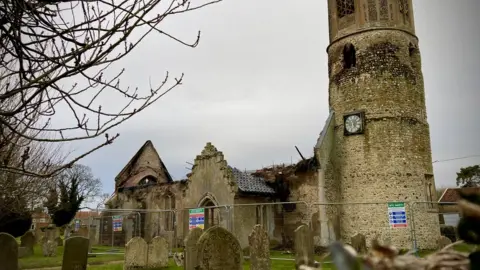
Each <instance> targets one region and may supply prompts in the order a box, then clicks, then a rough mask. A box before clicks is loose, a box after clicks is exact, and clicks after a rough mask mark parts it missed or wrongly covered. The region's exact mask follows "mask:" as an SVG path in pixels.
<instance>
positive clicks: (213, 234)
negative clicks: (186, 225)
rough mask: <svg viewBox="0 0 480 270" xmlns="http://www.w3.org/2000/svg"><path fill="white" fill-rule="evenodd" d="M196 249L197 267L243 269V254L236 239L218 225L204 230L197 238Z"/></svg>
mask: <svg viewBox="0 0 480 270" xmlns="http://www.w3.org/2000/svg"><path fill="white" fill-rule="evenodd" d="M197 249H198V254H197V258H198V259H197V260H198V266H199V268H198V269H201V270H225V269H231V270H242V269H243V266H242V261H243V254H242V248H241V247H240V243H239V242H238V239H237V238H235V236H234V235H233V234H231V233H230V232H229V231H227V230H226V229H224V228H222V227H220V226H213V227H211V228H209V229H208V230H206V231H205V232H204V233H203V234H202V236H200V239H198V242H197Z"/></svg>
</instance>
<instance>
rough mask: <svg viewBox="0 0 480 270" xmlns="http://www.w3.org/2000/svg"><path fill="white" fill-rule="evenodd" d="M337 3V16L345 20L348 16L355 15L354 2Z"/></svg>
mask: <svg viewBox="0 0 480 270" xmlns="http://www.w3.org/2000/svg"><path fill="white" fill-rule="evenodd" d="M336 1H337V15H338V18H343V17H345V16H347V15H351V14H354V13H355V3H354V0H336Z"/></svg>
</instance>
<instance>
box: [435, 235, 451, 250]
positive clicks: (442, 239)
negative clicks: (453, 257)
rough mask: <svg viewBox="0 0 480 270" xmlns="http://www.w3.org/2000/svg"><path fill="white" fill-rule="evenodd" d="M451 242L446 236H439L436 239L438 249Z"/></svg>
mask: <svg viewBox="0 0 480 270" xmlns="http://www.w3.org/2000/svg"><path fill="white" fill-rule="evenodd" d="M451 243H452V240H450V238H448V237H446V236H443V235H442V236H440V238H439V239H438V241H437V245H438V248H439V249H442V248H444V247H446V246H448V245H450V244H451Z"/></svg>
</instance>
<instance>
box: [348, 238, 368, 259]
mask: <svg viewBox="0 0 480 270" xmlns="http://www.w3.org/2000/svg"><path fill="white" fill-rule="evenodd" d="M351 242H352V247H353V248H354V249H355V250H356V251H357V252H358V253H359V254H365V253H367V240H366V239H365V235H363V234H360V233H357V234H356V235H354V236H353V237H352V239H351Z"/></svg>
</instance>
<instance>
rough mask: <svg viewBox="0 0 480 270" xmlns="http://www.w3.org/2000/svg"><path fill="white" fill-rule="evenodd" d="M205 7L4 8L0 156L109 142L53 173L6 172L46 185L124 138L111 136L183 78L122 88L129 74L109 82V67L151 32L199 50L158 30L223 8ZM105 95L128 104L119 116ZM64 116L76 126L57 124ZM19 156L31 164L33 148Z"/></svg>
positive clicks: (48, 1) (66, 0)
mask: <svg viewBox="0 0 480 270" xmlns="http://www.w3.org/2000/svg"><path fill="white" fill-rule="evenodd" d="M166 1H168V2H166ZM205 1H206V2H203V3H200V4H197V5H195V6H194V5H191V2H197V3H198V1H194V0H164V1H162V0H120V1H117V0H0V62H1V65H0V152H4V151H5V150H6V149H5V148H4V147H6V146H5V145H7V144H8V142H10V141H11V140H12V139H13V138H19V137H21V138H23V139H25V140H27V141H36V142H48V143H59V142H70V141H78V140H87V139H92V138H97V137H100V136H105V141H104V142H102V143H100V144H98V145H97V146H96V147H94V148H92V149H90V150H87V151H85V152H84V153H83V154H81V155H79V156H77V157H75V158H72V159H71V160H69V161H67V162H65V163H64V164H63V165H62V166H54V168H53V167H52V168H50V169H49V170H47V171H42V172H39V171H35V170H28V169H26V168H24V167H23V166H19V164H11V163H9V164H8V165H5V164H0V170H2V171H5V172H8V173H21V174H24V175H28V176H35V177H43V178H46V177H50V176H53V175H55V174H58V173H60V172H61V171H62V170H63V169H65V168H70V167H72V165H73V164H74V163H76V162H77V161H79V160H80V159H82V158H84V157H85V156H87V155H89V154H91V153H92V152H94V151H96V150H98V149H100V148H102V147H104V146H106V145H108V144H111V143H112V142H113V141H114V140H115V139H116V138H118V136H119V134H116V135H114V136H110V135H109V133H108V132H109V131H110V130H111V129H113V128H115V127H117V126H118V125H120V124H121V123H123V122H125V121H126V120H128V119H130V118H131V117H132V116H134V115H136V114H138V113H139V112H141V111H143V110H145V109H146V108H148V107H149V106H150V105H151V104H153V103H154V102H156V101H157V100H158V99H159V98H161V97H162V96H164V95H165V94H166V93H168V92H170V91H171V90H172V89H174V88H175V87H177V86H179V85H180V84H182V80H183V74H181V75H180V76H179V77H176V78H173V80H171V79H170V77H169V74H168V73H167V74H166V76H165V78H164V79H163V80H162V81H161V82H159V83H158V85H155V86H151V87H150V89H148V90H147V91H140V90H139V89H137V88H133V89H132V88H130V87H128V86H123V85H121V84H120V77H121V75H122V74H123V73H124V71H125V70H124V69H122V70H121V71H120V72H118V73H117V74H113V75H111V74H112V72H111V65H112V64H113V63H114V62H117V61H119V60H120V59H122V58H124V57H125V56H126V55H128V54H129V53H131V52H132V50H133V49H134V48H136V47H137V46H138V45H139V44H140V42H141V41H143V40H144V39H145V37H146V36H147V35H148V34H150V33H152V32H153V33H157V34H160V35H163V36H166V37H168V38H170V39H172V40H174V41H176V42H178V43H180V44H181V45H184V46H188V47H192V48H194V47H196V46H197V44H198V42H199V39H200V32H198V35H197V37H196V39H195V40H194V41H193V42H191V43H188V42H186V41H182V40H180V39H178V38H176V37H175V36H174V35H172V34H170V33H167V32H166V31H164V30H162V29H160V24H161V22H163V21H164V19H165V18H167V17H168V16H171V15H175V14H181V13H186V12H189V11H194V10H197V9H200V8H202V7H205V6H208V5H211V4H214V3H217V2H220V1H221V0H205ZM71 79H74V80H75V81H76V82H84V83H85V85H81V83H75V84H74V85H73V86H71V87H66V86H65V85H64V84H65V82H67V80H71ZM143 92H145V93H143ZM102 94H108V95H109V98H110V96H111V95H113V94H117V95H119V96H120V97H122V98H123V99H124V100H125V104H124V105H123V106H122V107H121V108H120V109H114V110H110V109H108V108H105V106H102V105H103V104H100V103H101V100H100V96H101V95H102ZM5 104H8V106H5ZM62 108H64V109H65V110H66V111H67V112H62V113H66V114H67V115H69V117H70V120H71V121H70V122H69V123H68V124H63V125H54V124H52V121H53V120H55V116H58V110H59V109H62ZM17 148H18V147H17ZM21 148H22V149H23V150H24V155H23V159H24V160H27V159H29V158H31V154H30V153H29V151H30V150H29V149H28V146H22V147H21Z"/></svg>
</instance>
